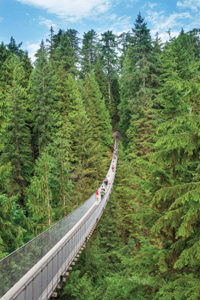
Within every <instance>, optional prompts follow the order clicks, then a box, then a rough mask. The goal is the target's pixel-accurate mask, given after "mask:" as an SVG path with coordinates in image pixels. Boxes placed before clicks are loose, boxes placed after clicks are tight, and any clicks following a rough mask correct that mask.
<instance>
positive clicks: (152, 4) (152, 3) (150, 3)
mask: <svg viewBox="0 0 200 300" xmlns="http://www.w3.org/2000/svg"><path fill="white" fill-rule="evenodd" d="M148 5H149V7H150V8H151V9H152V8H154V7H156V6H157V5H158V4H157V3H154V2H149V3H148Z"/></svg>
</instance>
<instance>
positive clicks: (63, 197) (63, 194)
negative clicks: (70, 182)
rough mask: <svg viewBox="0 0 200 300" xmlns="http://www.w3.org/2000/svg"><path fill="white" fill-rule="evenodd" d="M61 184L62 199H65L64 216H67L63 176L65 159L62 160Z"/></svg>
mask: <svg viewBox="0 0 200 300" xmlns="http://www.w3.org/2000/svg"><path fill="white" fill-rule="evenodd" d="M61 182H62V199H63V216H66V210H65V208H66V195H65V193H64V186H65V181H64V175H63V159H62V158H61Z"/></svg>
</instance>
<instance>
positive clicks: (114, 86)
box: [0, 13, 200, 300]
mask: <svg viewBox="0 0 200 300" xmlns="http://www.w3.org/2000/svg"><path fill="white" fill-rule="evenodd" d="M168 33H169V41H167V42H165V43H163V42H162V41H161V39H160V38H159V34H157V35H156V36H155V37H152V36H151V34H150V30H149V29H148V26H147V24H146V22H145V20H144V19H143V18H142V16H141V14H140V13H139V14H138V16H137V19H136V21H135V24H134V25H133V28H132V29H131V30H130V31H129V32H124V33H122V34H121V35H119V36H117V35H115V34H114V33H113V32H112V31H109V30H108V31H107V32H105V33H103V34H101V36H98V35H97V33H96V32H95V31H94V30H90V31H88V32H87V33H85V34H84V35H83V37H82V39H81V40H80V39H79V37H78V32H77V31H76V30H74V29H68V30H66V31H64V30H61V29H60V30H59V31H58V32H57V33H55V32H54V30H53V28H51V30H50V34H49V38H48V40H47V41H45V42H44V41H42V42H41V45H40V49H39V50H38V52H37V54H36V61H35V63H34V65H32V63H31V61H30V59H29V57H28V53H27V52H25V51H23V50H22V49H21V44H17V43H16V41H15V40H14V38H11V40H10V43H9V44H8V45H5V44H4V43H2V44H1V45H0V258H2V257H4V256H6V255H7V254H8V253H10V252H11V251H13V250H15V249H16V248H18V247H20V246H21V245H23V244H24V243H26V242H27V241H29V240H30V239H31V238H33V237H34V236H36V235H37V234H39V233H40V232H42V231H43V230H45V229H46V228H48V227H49V226H51V225H52V224H54V223H55V222H56V221H58V220H59V219H61V218H62V217H63V216H65V215H67V214H68V213H69V212H70V211H72V210H73V209H74V208H76V207H77V206H78V205H79V204H80V203H81V202H83V201H84V200H86V199H87V197H88V196H89V195H91V194H92V193H93V192H94V189H95V188H96V187H97V186H98V185H99V183H100V182H101V181H102V180H103V178H104V176H105V174H106V171H107V168H108V166H109V163H110V159H111V157H112V147H113V131H115V130H116V129H118V130H119V131H120V132H121V139H120V145H119V157H118V159H119V160H118V168H117V176H116V180H115V187H114V191H113V193H112V197H111V199H110V201H109V203H108V206H107V208H106V210H105V213H104V215H103V217H102V219H101V222H100V223H99V225H98V227H97V229H96V230H95V232H94V234H93V238H92V239H91V240H90V241H89V243H88V246H87V247H86V249H85V250H84V252H83V254H82V255H81V257H80V259H79V261H78V263H77V265H76V266H75V269H74V270H73V271H72V272H71V274H70V276H69V278H68V281H67V284H66V285H65V286H64V288H63V290H62V291H61V293H60V299H66V298H67V299H71V300H75V299H77V300H78V299H80V300H84V299H87V300H93V299H99V300H100V299H101V300H117V299H119V300H123V299H124V300H125V299H126V300H127V299H130V300H132V299H137V300H142V299H163V300H164V299H166V300H170V299H171V300H174V299H175V300H184V299H187V300H189V299H191V300H195V299H199V295H200V261H199V257H200V241H199V238H200V216H199V215H200V206H199V202H200V200H199V199H200V175H199V170H200V162H199V150H200V131H199V130H200V117H199V109H200V104H199V99H200V38H199V36H200V35H199V34H200V30H198V29H194V30H192V31H190V32H184V31H183V30H181V32H180V34H179V36H178V37H171V35H170V32H168Z"/></svg>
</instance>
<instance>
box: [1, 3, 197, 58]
mask: <svg viewBox="0 0 200 300" xmlns="http://www.w3.org/2000/svg"><path fill="white" fill-rule="evenodd" d="M139 11H140V12H141V15H142V17H144V18H145V21H146V23H147V27H148V28H149V29H150V30H151V34H152V36H153V37H154V36H155V34H156V33H157V32H158V33H159V35H160V37H161V39H162V40H163V41H166V40H167V39H168V33H167V32H168V31H169V30H170V31H171V35H172V36H177V35H178V33H179V32H180V31H181V29H182V28H183V29H184V31H186V32H187V31H189V30H191V29H193V28H200V0H152V1H151V0H150V1H145V0H0V42H2V41H3V42H4V43H8V42H9V40H10V37H11V36H13V37H14V39H15V40H16V43H20V42H23V44H22V48H23V49H24V50H28V53H29V56H30V57H31V58H32V59H34V58H33V57H34V53H35V52H36V51H37V49H38V48H39V45H40V42H41V40H42V39H43V40H44V41H45V40H46V39H47V38H48V36H49V29H50V27H51V26H53V28H54V31H55V33H56V32H57V31H58V29H60V28H61V29H63V30H66V29H69V28H72V29H76V30H77V31H78V32H79V35H80V37H81V36H82V35H83V33H84V32H87V31H89V30H90V29H94V30H95V31H96V32H97V33H98V34H99V35H100V34H101V33H103V32H105V31H107V30H112V31H113V32H114V33H116V34H119V33H121V32H124V31H125V32H128V31H130V30H131V28H133V27H134V23H135V20H136V18H137V15H138V13H139Z"/></svg>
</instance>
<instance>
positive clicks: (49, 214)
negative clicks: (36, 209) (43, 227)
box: [45, 161, 51, 226]
mask: <svg viewBox="0 0 200 300" xmlns="http://www.w3.org/2000/svg"><path fill="white" fill-rule="evenodd" d="M45 183H46V197H47V212H48V225H49V226H50V225H51V211H50V198H49V188H48V176H47V162H46V161H45Z"/></svg>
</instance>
